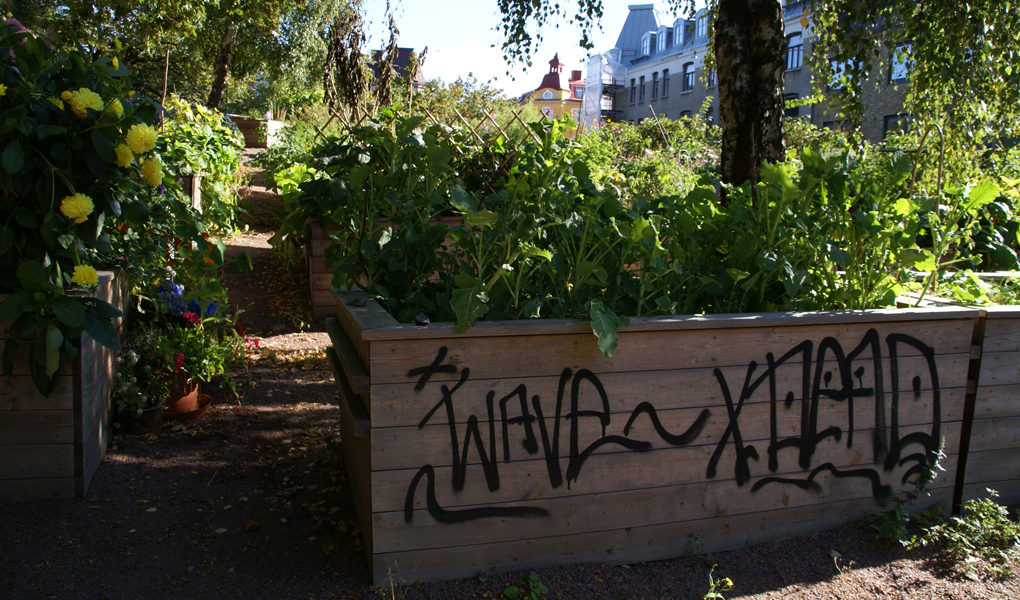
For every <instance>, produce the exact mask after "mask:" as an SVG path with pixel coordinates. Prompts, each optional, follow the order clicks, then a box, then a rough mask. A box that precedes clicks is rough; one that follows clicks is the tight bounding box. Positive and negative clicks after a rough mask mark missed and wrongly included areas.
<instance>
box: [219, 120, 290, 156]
mask: <svg viewBox="0 0 1020 600" xmlns="http://www.w3.org/2000/svg"><path fill="white" fill-rule="evenodd" d="M230 120H231V121H233V122H234V124H235V125H237V128H238V129H239V130H240V131H241V136H242V137H243V138H244V146H245V147H246V148H268V147H269V146H274V145H276V143H277V137H278V136H279V131H280V130H281V129H282V128H283V126H284V123H283V121H277V120H275V119H258V118H255V117H245V116H241V115H230Z"/></svg>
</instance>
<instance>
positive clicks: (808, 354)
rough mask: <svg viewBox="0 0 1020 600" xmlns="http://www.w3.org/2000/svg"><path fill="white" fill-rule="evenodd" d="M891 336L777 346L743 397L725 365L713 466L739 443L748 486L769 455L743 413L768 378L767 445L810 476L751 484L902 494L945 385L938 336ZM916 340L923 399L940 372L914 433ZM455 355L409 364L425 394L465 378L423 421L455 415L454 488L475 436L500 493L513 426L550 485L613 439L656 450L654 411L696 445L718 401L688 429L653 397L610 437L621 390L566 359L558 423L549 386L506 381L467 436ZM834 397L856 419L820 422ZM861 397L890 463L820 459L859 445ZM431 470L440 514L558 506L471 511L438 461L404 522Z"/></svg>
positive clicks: (773, 464)
mask: <svg viewBox="0 0 1020 600" xmlns="http://www.w3.org/2000/svg"><path fill="white" fill-rule="evenodd" d="M885 343H886V346H887V347H888V352H889V354H888V358H884V357H883V353H882V344H881V340H880V338H879V335H878V332H877V331H875V330H874V329H871V330H869V331H868V332H867V333H866V334H865V335H864V337H863V339H862V340H861V342H860V343H859V344H858V345H857V346H856V347H854V348H853V349H852V350H851V351H850V352H846V351H844V349H843V347H842V345H841V344H840V343H839V342H838V341H837V340H836V339H835V338H831V337H829V338H825V339H823V340H822V341H821V342H820V343H819V344H818V345H817V349H816V347H815V344H814V343H813V342H811V341H804V342H801V343H800V344H797V345H796V346H794V347H793V348H791V349H790V350H789V351H787V352H786V353H784V354H782V355H781V356H780V357H779V358H778V359H777V358H776V357H775V355H774V354H772V353H768V354H767V355H766V361H767V364H766V365H765V367H764V369H759V367H760V365H759V364H758V363H757V362H756V361H752V362H751V363H749V364H748V366H747V370H746V374H745V376H744V382H743V384H742V386H741V387H740V393H739V395H738V396H737V397H736V400H734V394H733V390H735V389H736V388H732V387H731V386H730V384H729V382H728V381H727V380H726V377H725V376H724V374H723V372H722V370H721V369H719V368H716V369H714V371H713V373H714V376H715V379H716V381H717V383H718V385H719V387H720V391H721V393H722V397H723V401H724V404H725V409H726V416H727V424H726V428H725V430H724V431H723V433H722V436H721V437H720V439H719V441H718V443H717V444H716V447H715V449H714V452H713V453H712V456H711V458H710V459H709V462H708V467H707V470H706V476H707V477H708V478H709V479H713V478H715V477H716V476H717V475H718V468H719V463H720V461H721V459H722V456H723V453H724V452H725V450H726V448H727V447H728V446H729V445H731V444H732V446H733V449H734V454H735V459H734V463H733V472H734V478H735V479H736V482H737V484H738V485H740V486H743V485H745V484H746V483H748V482H749V481H750V480H751V478H752V473H751V461H752V460H753V461H756V462H757V461H759V460H760V455H759V452H758V449H757V448H756V447H755V446H753V445H750V444H745V442H744V439H743V436H742V435H741V428H740V425H741V422H740V415H741V412H742V410H743V407H744V405H745V402H747V401H748V400H749V399H751V398H752V397H753V396H754V394H755V393H756V392H758V391H759V389H761V388H762V386H766V388H764V389H765V390H767V392H766V393H767V396H768V403H769V414H770V418H769V428H770V429H769V431H770V436H769V444H768V448H767V450H766V454H767V456H768V462H767V466H768V472H769V473H776V472H777V471H778V470H779V458H778V457H779V453H780V452H781V451H782V450H784V449H788V448H789V449H793V450H795V451H796V452H797V455H798V464H799V466H800V467H801V468H802V469H803V470H804V471H805V472H806V476H804V477H802V478H800V477H780V476H774V475H766V474H762V475H763V476H762V477H761V478H760V479H758V480H757V481H756V482H755V483H754V485H753V486H752V487H751V490H752V492H754V491H758V490H759V489H761V488H762V487H764V486H766V485H772V484H788V485H795V486H797V487H799V488H801V489H805V490H809V491H814V492H820V491H821V486H820V485H819V484H818V483H817V482H816V481H815V480H816V478H817V477H818V476H819V475H820V474H822V473H830V474H831V475H833V476H835V477H838V478H846V477H853V478H863V479H865V480H867V481H868V482H870V484H871V489H872V494H873V496H874V497H875V498H876V499H879V500H883V499H885V498H887V497H889V495H890V494H891V493H892V486H890V485H889V484H887V483H884V482H883V479H882V473H883V472H885V473H888V472H891V471H893V470H894V469H896V468H897V467H901V466H904V465H911V466H910V467H909V468H908V469H907V470H906V472H905V473H904V475H903V476H902V479H901V482H904V483H905V482H907V481H909V480H910V479H911V478H912V477H922V476H923V475H924V474H926V473H928V472H929V471H930V470H931V468H932V465H933V464H934V461H935V460H936V458H937V453H938V449H939V440H940V427H941V414H940V410H941V400H940V387H939V380H938V371H937V368H936V364H935V357H934V351H933V349H932V348H931V346H929V345H927V344H925V343H924V342H922V341H920V340H918V339H916V338H914V337H911V336H908V335H905V334H897V333H894V334H890V335H888V336H887V337H886V339H885ZM904 348H907V349H912V350H913V353H914V354H919V355H920V356H921V357H922V359H923V361H924V367H925V368H924V369H922V371H923V372H922V373H921V374H919V375H915V376H914V377H913V378H912V383H911V386H910V387H911V388H912V392H913V398H914V400H918V399H919V398H920V397H921V390H922V388H923V386H924V383H925V382H924V381H923V379H922V375H923V376H926V377H927V378H928V382H927V383H928V384H929V386H930V387H929V388H928V389H930V390H931V394H932V401H931V410H932V413H931V423H932V425H931V430H930V432H914V433H910V434H907V435H901V433H900V424H899V414H900V402H901V394H903V393H904V390H901V389H900V388H901V385H900V377H901V373H900V369H901V362H900V355H901V353H902V352H901V351H902V350H903V349H904ZM447 354H448V350H447V348H446V347H442V348H440V349H439V351H438V352H437V354H436V356H435V358H434V359H433V361H432V363H431V364H429V365H426V366H423V367H419V368H416V369H411V370H410V371H409V372H408V377H411V378H415V379H416V380H417V381H416V383H415V386H414V390H415V392H416V393H421V392H422V391H423V390H424V389H425V388H426V386H427V385H428V384H429V382H430V380H431V379H432V377H433V375H436V374H446V375H455V376H456V382H455V383H452V384H447V383H443V384H440V386H439V391H440V394H439V396H440V398H439V400H438V401H437V402H436V404H435V405H434V406H433V407H432V408H431V409H430V410H429V411H428V412H427V413H426V414H425V416H424V417H423V418H422V419H421V421H420V422H419V423H418V428H419V429H421V428H423V427H425V425H426V424H428V423H429V422H430V421H431V420H432V419H433V417H435V416H436V415H437V414H438V413H440V411H442V413H441V416H443V417H445V424H446V425H447V428H448V430H449V437H450V448H451V453H452V463H451V464H452V465H453V467H452V472H453V474H452V479H453V481H452V488H453V490H454V491H461V490H463V489H464V485H465V481H466V476H467V464H468V456H469V453H470V451H471V449H472V446H473V448H474V451H475V452H476V453H477V455H478V458H479V462H480V463H481V469H482V472H483V474H484V476H485V482H486V485H487V487H488V489H489V491H493V492H494V491H496V490H498V489H499V487H500V477H499V465H498V462H499V451H500V450H502V454H503V461H504V462H509V461H510V458H511V448H510V441H509V440H510V435H509V429H510V426H520V427H522V428H523V438H524V439H523V440H522V441H521V445H522V447H523V449H524V451H525V452H526V453H528V454H529V455H537V454H539V453H540V452H541V453H542V455H543V456H544V459H545V464H546V470H547V474H548V477H549V483H550V484H551V485H552V486H553V487H559V486H561V485H563V484H564V483H566V484H567V485H568V486H569V485H570V483H571V482H573V481H577V479H578V477H579V475H580V474H581V469H582V467H583V465H584V463H585V461H586V460H587V459H588V457H589V456H591V454H592V453H593V452H594V451H595V450H597V449H598V448H600V447H602V446H607V445H613V446H617V447H620V448H623V449H625V450H629V451H632V452H646V451H648V450H650V449H651V448H652V443H651V442H650V441H649V440H639V439H633V438H630V437H628V434H629V432H630V430H631V428H632V426H633V425H634V423H635V421H636V419H637V418H638V417H640V416H641V415H642V414H645V415H647V416H648V419H649V421H650V422H651V424H652V426H653V428H654V429H655V432H656V434H657V435H658V436H659V438H660V439H661V440H662V441H664V442H665V443H667V444H669V445H671V446H675V447H681V446H687V445H689V444H691V443H692V442H693V441H694V440H695V439H696V438H697V437H698V436H699V434H700V433H701V432H702V430H703V429H704V427H705V424H706V422H707V421H708V419H709V416H710V414H711V413H710V411H709V410H707V409H704V410H702V411H701V412H700V414H699V415H698V417H697V418H696V419H695V420H694V422H693V423H692V424H691V425H690V426H689V427H688V428H687V430H686V431H684V432H683V433H681V434H678V435H677V434H673V433H670V432H669V431H668V430H666V429H665V427H663V426H662V423H661V421H660V419H659V416H658V414H657V412H656V408H655V406H653V405H652V404H651V403H650V402H647V401H643V402H641V403H639V404H638V405H637V406H636V407H635V408H634V410H633V411H632V412H631V413H630V416H629V417H628V419H627V422H626V425H625V426H624V428H623V435H622V436H621V435H607V434H606V430H607V429H608V428H609V426H610V424H611V421H612V414H611V413H610V408H609V397H608V395H607V393H606V390H605V388H604V386H603V384H602V382H601V381H600V380H599V378H598V376H597V375H595V374H594V373H593V372H591V371H589V370H587V369H579V370H577V371H576V372H575V371H573V370H572V369H564V370H563V372H562V373H561V374H560V377H559V382H558V385H557V393H556V404H555V410H554V412H553V414H552V415H551V417H552V425H551V431H550V426H549V424H548V423H547V419H546V418H545V417H546V415H545V412H544V410H543V407H542V402H541V398H540V397H539V396H538V395H533V396H531V397H530V404H529V394H528V390H527V387H526V386H525V385H523V384H521V385H518V386H517V387H515V388H514V389H513V390H512V391H511V392H510V393H508V394H506V395H504V396H502V397H499V398H497V397H496V392H495V391H492V390H490V391H488V392H487V393H486V396H485V411H486V415H485V419H484V420H482V419H480V418H479V417H478V415H475V414H471V415H470V416H468V418H467V421H466V427H465V428H464V432H463V435H462V436H461V434H460V433H459V432H458V427H457V423H458V421H457V418H456V404H457V402H456V401H455V395H456V394H457V392H458V390H460V389H461V387H462V386H463V385H464V384H465V383H466V382H468V381H469V377H470V369H469V368H467V367H463V368H458V367H457V366H455V365H453V364H449V363H446V362H445V361H446V357H447ZM884 364H888V365H889V370H890V378H889V380H890V381H891V389H890V390H889V392H888V393H887V392H886V390H885V389H884V386H885V381H886V380H885V377H884V372H883V365H884ZM784 367H785V368H786V369H796V370H798V371H799V375H798V377H796V378H795V380H797V382H798V383H799V390H797V391H794V390H789V391H787V392H786V393H785V394H780V393H779V390H778V387H779V373H780V371H781V370H782V369H783V368H784ZM866 380H867V381H870V383H871V385H866V384H865V381H866ZM585 389H587V390H589V391H591V392H594V393H595V395H596V397H597V399H598V401H597V407H596V410H582V409H581V407H580V406H579V404H580V398H581V394H582V391H583V390H585ZM568 399H569V403H570V404H569V408H568V412H566V413H564V412H563V409H564V403H565V402H566V401H568ZM823 399H828V400H831V401H835V402H837V403H845V404H846V405H847V417H846V419H847V421H846V423H845V424H839V425H834V424H829V425H828V426H827V427H824V428H821V427H820V423H821V422H822V420H823V419H824V418H825V415H823V414H820V413H821V412H822V411H821V404H822V401H823ZM887 401H888V406H887ZM797 402H799V403H800V411H799V415H798V416H799V435H796V436H791V437H783V438H780V436H779V433H778V431H779V422H780V409H781V408H782V409H783V410H784V414H785V411H787V410H790V409H791V408H792V407H794V405H795V404H796V403H797ZM857 402H871V403H872V408H873V411H874V427H873V428H872V430H871V435H870V447H871V451H872V457H873V462H874V463H876V464H878V465H881V469H876V468H851V469H840V468H837V467H836V466H835V465H834V464H832V463H831V462H825V463H823V464H820V465H813V464H812V463H813V459H814V457H815V453H816V450H817V448H818V446H819V444H820V443H821V442H823V441H825V440H827V439H832V440H835V441H837V442H839V441H842V440H843V439H844V436H845V439H846V446H847V448H853V447H854V415H855V404H856V403H857ZM497 411H498V413H497ZM791 412H794V411H791ZM586 418H594V419H598V421H599V424H600V425H601V430H602V435H601V437H599V438H598V439H596V440H595V441H593V442H591V443H590V444H588V445H587V446H585V447H583V448H582V447H581V443H580V440H579V429H580V428H579V423H580V420H581V419H586ZM564 421H566V426H567V428H568V444H569V455H568V457H567V468H566V472H565V474H564V472H563V470H562V462H561V456H560V434H561V427H562V424H563V422H564ZM497 423H498V426H499V427H500V433H501V434H502V435H501V437H502V447H501V448H497V447H496V438H497V435H496V433H497V430H496V427H497ZM461 440H463V441H461ZM913 447H919V451H917V452H914V453H912V454H908V455H906V456H903V455H904V453H905V452H906V451H907V449H908V448H913ZM422 478H424V479H425V500H426V506H427V509H428V512H429V514H430V515H431V516H432V518H434V519H435V520H436V521H438V522H441V523H457V522H463V521H469V520H473V519H480V518H486V517H540V516H547V515H548V511H546V510H545V509H543V508H541V507H535V506H505V505H499V506H483V507H477V508H470V509H461V510H448V509H444V508H443V507H442V506H441V505H440V504H439V502H438V501H437V499H436V493H435V485H436V472H435V469H434V468H433V466H432V465H430V464H426V465H424V466H423V467H421V468H420V469H419V470H418V471H417V473H415V475H414V477H413V478H412V479H411V482H410V485H409V486H408V489H407V495H406V498H405V502H404V520H405V521H406V522H410V521H411V520H412V518H413V513H414V496H415V492H416V490H417V488H418V484H419V483H420V482H421V480H422Z"/></svg>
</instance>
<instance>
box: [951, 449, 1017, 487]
mask: <svg viewBox="0 0 1020 600" xmlns="http://www.w3.org/2000/svg"><path fill="white" fill-rule="evenodd" d="M1009 479H1016V480H1020V448H1003V449H997V450H984V451H972V452H971V453H970V456H969V457H968V458H967V473H966V479H965V482H966V484H967V485H971V484H977V483H983V482H992V481H1002V480H1009Z"/></svg>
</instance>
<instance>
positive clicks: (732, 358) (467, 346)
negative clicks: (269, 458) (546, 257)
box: [338, 307, 972, 383]
mask: <svg viewBox="0 0 1020 600" xmlns="http://www.w3.org/2000/svg"><path fill="white" fill-rule="evenodd" d="M338 309H339V307H338ZM340 320H341V322H343V318H341V319H340ZM902 325H903V324H902V323H879V324H836V325H833V326H831V327H784V328H778V327H777V328H751V329H736V330H732V331H724V330H692V331H669V332H651V331H637V332H624V331H621V332H620V336H619V346H618V348H617V350H616V354H614V355H613V357H612V358H606V357H604V356H603V355H602V353H601V352H600V351H599V350H598V347H597V340H596V338H595V336H593V335H591V334H570V335H527V336H505V337H501V338H496V339H485V338H468V337H464V338H449V339H444V340H429V339H423V340H400V341H381V342H373V344H372V356H371V359H370V361H369V362H368V363H367V364H368V369H369V372H370V373H372V382H373V383H400V382H406V381H407V379H408V373H409V372H411V371H412V370H414V369H421V368H423V367H428V366H429V365H431V364H432V363H433V361H435V360H436V359H437V358H439V357H442V358H443V360H444V364H449V365H453V366H454V367H455V369H454V370H453V371H450V372H444V371H434V372H433V373H432V379H433V380H435V381H444V380H445V381H450V380H456V379H457V378H458V377H459V375H460V370H461V369H462V368H470V370H471V371H470V372H471V375H472V377H474V378H476V379H495V378H500V377H525V376H555V375H559V374H560V373H561V372H562V371H563V370H564V369H568V368H569V369H574V370H577V369H590V370H591V371H593V372H595V373H599V374H602V373H611V372H626V371H654V370H670V369H676V368H712V367H726V366H747V365H749V364H750V363H751V362H752V361H755V362H757V363H758V364H765V363H766V362H767V360H768V356H769V354H770V353H771V354H772V355H773V356H774V357H775V360H777V361H780V362H782V361H783V360H784V357H786V356H789V355H790V354H806V355H807V356H808V357H814V358H813V360H819V358H821V359H823V360H826V361H832V362H833V363H835V362H836V361H837V357H836V356H835V355H834V354H833V353H832V352H831V351H827V352H826V353H825V354H823V355H822V356H821V357H818V356H817V355H818V353H820V352H822V350H821V349H820V344H821V342H822V341H823V340H825V339H826V338H834V339H835V340H839V342H838V343H839V348H838V350H839V351H841V352H845V353H850V352H852V351H853V349H854V348H856V347H857V346H858V345H859V344H862V343H865V342H867V341H868V340H870V341H872V342H874V345H875V347H876V348H877V352H880V353H881V356H882V357H888V356H889V354H890V353H891V351H890V350H888V349H887V348H886V344H885V342H884V340H886V339H887V336H890V335H896V334H902V333H904V331H903V329H901V326H902ZM971 327H972V324H971V323H970V322H969V321H941V322H940V321H933V322H929V323H925V324H923V325H919V330H920V331H921V332H922V334H921V335H922V336H923V338H924V339H923V342H921V343H923V344H924V346H922V347H915V346H914V345H913V344H911V343H906V341H904V340H898V341H897V343H896V345H895V350H896V352H897V354H898V356H899V357H900V358H903V357H905V356H917V355H919V354H921V353H922V352H926V351H928V349H927V348H926V347H925V346H927V347H930V348H932V349H933V350H934V354H935V355H944V354H963V353H969V352H970V345H971V343H970V340H971ZM346 328H347V325H346V324H345V329H346ZM348 331H349V330H348ZM365 333H366V335H367V332H365ZM353 339H354V338H353V336H352V340H353ZM443 349H446V352H444V351H443ZM871 359H872V353H871V350H870V349H869V350H865V351H863V353H862V355H861V356H860V357H859V358H858V361H860V362H862V363H864V362H869V361H870V360H871ZM786 360H792V356H790V358H786Z"/></svg>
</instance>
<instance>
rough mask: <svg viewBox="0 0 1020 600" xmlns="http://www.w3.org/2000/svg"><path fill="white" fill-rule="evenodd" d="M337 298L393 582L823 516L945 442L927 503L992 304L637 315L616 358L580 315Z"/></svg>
mask: <svg viewBox="0 0 1020 600" xmlns="http://www.w3.org/2000/svg"><path fill="white" fill-rule="evenodd" d="M336 299H337V304H336V311H337V316H336V319H335V320H330V321H328V324H329V328H330V334H331V337H332V338H333V341H334V350H335V351H334V353H332V354H331V357H332V358H333V362H334V371H335V374H336V378H337V382H338V387H339V388H340V404H341V419H342V421H341V423H342V434H343V440H344V457H345V460H346V461H347V468H348V474H349V478H350V481H351V487H352V490H353V493H354V498H355V505H356V507H357V510H358V516H359V519H360V522H361V531H362V535H363V537H364V540H365V542H366V549H367V552H368V555H369V561H370V564H371V569H372V573H373V579H374V580H375V582H376V583H382V582H385V581H387V580H388V579H389V578H391V577H392V578H393V580H394V581H397V582H410V581H414V580H433V579H444V578H455V577H466V576H473V575H475V574H478V573H480V572H487V571H493V570H496V571H499V570H509V569H521V568H532V567H541V566H548V565H554V564H562V563H564V562H600V563H604V562H609V563H631V562H637V561H644V560H654V559H662V558H666V557H674V556H679V555H682V554H684V553H685V552H686V551H688V548H690V547H691V546H692V544H694V545H698V546H699V547H701V548H703V550H704V551H719V550H723V549H727V548H734V547H739V546H744V545H748V544H753V543H759V542H764V541H768V540H775V539H779V538H784V537H789V536H793V535H798V534H802V533H807V532H811V531H816V530H819V529H823V528H826V527H830V526H835V525H837V524H840V523H845V522H848V521H851V520H855V519H858V518H860V517H862V516H864V515H867V514H871V513H874V512H876V511H879V510H881V509H882V508H883V506H885V502H886V501H887V500H888V499H889V498H890V497H891V496H892V495H894V494H896V493H898V492H900V491H903V490H905V489H910V488H911V487H912V486H911V483H910V482H912V481H913V480H914V479H913V478H914V477H915V476H917V475H919V474H920V473H921V472H922V471H925V470H926V469H928V468H930V466H931V461H932V457H933V455H934V453H935V452H937V451H938V450H939V448H940V447H942V448H943V449H944V451H945V453H946V458H945V459H944V460H943V461H942V462H941V466H942V467H943V468H944V469H945V471H941V472H939V474H938V477H937V479H936V480H935V482H934V483H933V484H932V489H933V494H932V496H931V498H929V499H928V500H927V501H928V502H929V503H934V502H935V501H939V500H941V501H944V502H946V504H947V505H948V503H949V502H950V500H951V499H952V496H953V491H954V480H955V476H956V465H957V459H958V455H959V453H960V437H961V436H960V433H961V429H962V423H963V420H964V410H965V406H966V404H967V402H966V400H967V399H968V373H969V372H970V369H971V363H972V352H971V350H972V345H973V337H974V331H975V325H976V323H978V322H979V317H980V314H981V313H980V311H978V310H976V309H968V308H957V307H948V308H938V309H905V310H883V311H860V312H833V313H774V314H757V315H718V316H683V317H672V318H637V319H633V320H632V321H631V324H630V325H629V326H628V327H625V328H623V329H621V331H620V336H619V340H620V343H619V348H618V350H617V352H616V354H615V355H614V356H613V357H612V358H605V357H603V356H602V354H601V353H600V352H599V350H598V348H597V346H596V340H595V337H594V336H593V335H592V334H591V330H590V328H589V326H588V324H587V323H584V322H575V321H567V320H549V321H520V322H482V323H477V324H476V325H475V326H474V327H472V328H471V329H470V330H468V331H467V332H466V333H463V334H455V333H454V332H453V325H452V324H448V323H438V324H432V325H429V326H426V327H416V326H414V325H403V324H399V323H397V322H396V321H395V320H394V319H393V318H392V317H390V316H389V315H388V314H386V313H385V312H384V311H383V310H382V309H381V307H379V305H377V304H376V303H374V302H371V301H369V302H365V300H364V298H359V297H358V296H357V295H356V294H350V293H344V292H336ZM972 392H973V390H972ZM1014 435H1015V434H1014Z"/></svg>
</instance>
